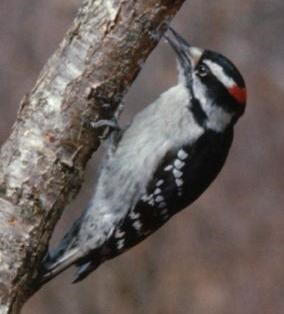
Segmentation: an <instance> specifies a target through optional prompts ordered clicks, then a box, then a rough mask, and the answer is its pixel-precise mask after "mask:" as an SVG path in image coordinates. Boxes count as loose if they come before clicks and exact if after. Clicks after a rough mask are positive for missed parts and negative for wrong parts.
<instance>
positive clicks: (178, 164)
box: [174, 159, 185, 169]
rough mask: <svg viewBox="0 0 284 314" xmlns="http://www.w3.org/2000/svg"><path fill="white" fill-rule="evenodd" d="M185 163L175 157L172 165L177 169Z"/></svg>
mask: <svg viewBox="0 0 284 314" xmlns="http://www.w3.org/2000/svg"><path fill="white" fill-rule="evenodd" d="M184 165H185V163H184V162H183V161H181V160H179V159H176V160H175V162H174V166H175V167H176V168H177V169H181V168H183V167H184Z"/></svg>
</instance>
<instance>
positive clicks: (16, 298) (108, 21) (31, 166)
mask: <svg viewBox="0 0 284 314" xmlns="http://www.w3.org/2000/svg"><path fill="white" fill-rule="evenodd" d="M183 1H184V0H176V1H170V0H155V1H154V0H85V1H84V2H83V4H82V7H81V8H80V10H79V12H78V14H77V17H76V18H75V21H74V23H73V25H72V26H71V28H70V30H69V31H68V32H67V34H66V36H65V38H64V39H63V41H62V42H61V44H60V45H59V48H58V49H57V51H56V52H55V53H54V55H53V56H52V57H51V58H50V60H49V61H48V62H47V64H46V66H45V67H44V69H43V70H42V72H41V74H40V76H39V79H38V81H37V82H36V84H35V87H34V88H33V90H32V91H31V92H30V93H29V94H28V95H26V96H25V97H24V99H23V100H22V103H21V106H20V109H19V112H18V115H17V119H16V122H15V124H14V126H13V129H12V132H11V135H10V137H9V138H8V139H7V141H6V143H5V144H4V145H3V147H2V149H1V152H0V225H1V228H0V314H7V313H9V314H11V313H12V314H16V313H19V312H20V309H21V307H22V305H23V303H24V302H25V301H26V300H27V299H28V297H29V296H31V295H32V294H33V293H34V292H35V291H36V290H37V289H38V287H37V286H36V285H35V284H33V280H34V278H35V277H36V275H37V267H38V265H39V263H40V260H41V258H42V255H43V254H44V251H45V250H46V246H47V243H48V240H49V238H50V236H51V233H52V230H53V228H54V226H55V223H56V221H57V220H58V219H59V217H60V215H61V212H62V209H63V208H64V206H65V205H66V204H67V203H68V201H69V200H70V199H72V198H73V197H74V196H75V195H76V193H77V192H78V190H79V188H80V186H81V183H82V178H83V173H84V169H85V165H86V163H87V161H88V159H89V158H90V156H91V154H92V153H93V152H94V151H95V150H96V149H97V148H98V145H99V143H100V140H99V135H100V134H99V132H98V131H97V130H94V129H92V128H91V127H90V126H89V123H88V122H89V121H94V120H100V119H106V118H111V117H112V115H113V114H114V113H115V111H116V109H117V106H118V104H119V103H120V101H121V99H122V97H123V95H124V94H125V92H126V91H127V88H128V87H129V86H130V84H131V83H132V82H133V80H134V79H135V77H136V75H137V74H138V72H139V70H140V69H141V66H142V64H143V62H144V60H145V59H146V57H147V56H148V55H149V53H150V52H151V50H152V49H153V48H154V47H155V45H156V44H157V42H158V41H159V39H160V37H161V34H162V32H163V31H164V30H165V29H166V27H165V25H166V24H167V23H168V22H169V21H170V20H171V18H172V17H173V16H174V14H175V13H176V12H177V10H178V9H179V8H180V7H181V5H182V3H183Z"/></svg>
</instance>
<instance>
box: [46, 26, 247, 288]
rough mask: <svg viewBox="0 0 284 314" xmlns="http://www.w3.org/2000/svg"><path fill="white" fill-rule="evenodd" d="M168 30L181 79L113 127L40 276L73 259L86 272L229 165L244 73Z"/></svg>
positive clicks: (241, 106)
mask: <svg viewBox="0 0 284 314" xmlns="http://www.w3.org/2000/svg"><path fill="white" fill-rule="evenodd" d="M165 38H166V41H167V42H168V43H169V45H170V46H171V47H172V49H173V50H174V52H175V53H176V56H177V61H178V74H179V75H178V82H177V85H175V86H174V87H171V88H170V89H169V90H167V91H166V92H164V93H163V94H161V95H160V97H159V98H158V99H157V100H156V101H154V102H153V103H152V104H150V105H149V106H147V107H146V108H145V109H143V110H142V111H141V112H139V113H138V114H137V115H136V116H135V117H134V118H133V120H132V123H131V124H130V125H129V126H128V127H127V128H126V129H125V130H123V131H117V130H116V131H114V132H117V133H116V136H115V138H116V139H117V140H116V141H115V144H114V145H112V147H111V149H110V151H109V152H108V154H107V158H106V160H105V161H104V162H103V164H102V165H101V170H100V174H99V177H98V182H97V186H96V190H95V192H94V195H93V197H92V199H91V200H90V202H89V205H88V206H87V208H86V209H85V210H84V212H83V213H82V215H81V216H80V218H78V219H77V220H76V221H75V223H74V224H73V226H72V227H71V229H70V230H69V231H68V232H67V234H66V235H65V237H64V238H63V239H62V240H61V242H60V243H59V245H58V246H57V248H55V249H54V250H51V251H50V252H49V253H48V254H47V256H46V257H45V258H44V260H43V263H42V265H41V270H40V280H41V282H46V281H48V280H50V279H51V278H53V277H55V276H56V275H57V274H59V273H60V272H62V271H63V270H65V269H66V268H68V267H69V266H71V265H75V266H76V267H77V271H76V274H75V280H74V282H77V281H80V280H82V279H83V278H85V277H86V276H87V275H88V274H89V273H90V272H92V271H93V270H94V269H96V268H97V267H98V266H99V265H100V264H102V263H103V262H104V261H106V260H108V259H111V258H113V257H115V256H117V255H119V254H121V253H123V252H125V251H126V250H128V249H129V248H131V247H133V246H134V245H136V244H138V243H139V242H141V241H142V240H144V239H145V238H146V237H147V236H149V235H150V234H151V233H153V232H154V231H156V230H157V229H158V228H160V227H161V226H162V225H163V224H165V223H166V222H167V221H168V220H169V219H170V218H171V217H172V216H173V215H175V214H176V213H178V212H179V211H180V210H182V209H184V208H185V207H187V206H188V205H189V204H191V203H192V202H193V201H195V200H196V199H197V198H198V197H199V196H200V195H201V194H202V193H203V192H204V191H205V190H206V189H207V187H208V186H209V185H210V183H211V182H212V181H213V180H214V179H215V178H216V176H217V175H218V173H219V172H220V170H221V168H222V167H223V165H224V162H225V160H226V157H227V155H228V152H229V149H230V146H231V143H232V140H233V128H234V125H235V123H236V122H237V120H238V118H239V117H240V116H241V115H242V114H243V113H244V110H245V105H246V88H245V82H244V80H243V78H242V75H241V74H240V72H239V71H238V70H237V68H236V67H235V66H234V65H233V63H232V62H231V61H229V60H228V59H227V58H226V57H224V56H223V55H221V54H219V53H217V52H213V51H210V50H204V49H201V48H197V47H193V46H191V45H190V44H188V43H187V42H186V40H185V39H183V38H182V37H181V35H179V34H178V33H177V32H176V31H175V30H173V29H171V28H170V29H169V32H168V34H167V35H165ZM101 125H103V123H102V124H101Z"/></svg>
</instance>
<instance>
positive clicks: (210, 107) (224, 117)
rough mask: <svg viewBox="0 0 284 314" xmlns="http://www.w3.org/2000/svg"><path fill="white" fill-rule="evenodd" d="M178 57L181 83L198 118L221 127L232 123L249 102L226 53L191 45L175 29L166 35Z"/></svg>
mask: <svg viewBox="0 0 284 314" xmlns="http://www.w3.org/2000/svg"><path fill="white" fill-rule="evenodd" d="M165 37H166V39H167V41H168V43H169V44H170V46H171V47H172V48H173V50H174V51H175V53H176V55H177V59H178V68H179V83H180V84H184V85H185V86H186V87H187V88H188V90H189V93H190V97H191V107H190V110H192V112H193V113H194V115H195V118H196V119H197V120H198V122H199V123H200V124H202V125H204V126H206V127H208V128H209V129H213V130H215V131H222V130H224V129H226V128H227V127H228V126H231V125H233V124H234V123H235V122H236V121H237V120H238V118H239V117H240V116H241V115H242V114H243V113H244V110H245V106H246V87H245V82H244V79H243V77H242V75H241V74H240V72H239V71H238V69H237V68H236V66H235V65H234V64H233V63H232V62H231V61H230V60H228V59H227V58H226V57H224V56H223V55H221V54H219V53H217V52H214V51H210V50H205V49H202V48H197V47H193V46H191V45H189V44H188V43H187V42H186V41H185V39H183V38H182V37H181V36H180V35H179V34H178V33H177V32H176V31H175V30H173V29H172V28H170V29H169V33H168V34H166V35H165Z"/></svg>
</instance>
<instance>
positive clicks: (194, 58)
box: [164, 27, 203, 72]
mask: <svg viewBox="0 0 284 314" xmlns="http://www.w3.org/2000/svg"><path fill="white" fill-rule="evenodd" d="M168 30H169V31H168V33H167V34H165V35H164V37H165V38H166V40H167V42H168V43H169V44H170V46H171V47H172V48H173V50H174V51H175V53H176V55H177V57H178V60H179V62H180V63H181V65H182V67H183V68H184V69H186V70H188V71H190V72H192V71H193V70H194V68H195V67H196V65H197V64H198V62H199V60H200V58H201V56H202V54H203V50H202V49H200V48H196V47H192V46H191V45H190V44H189V43H188V42H187V41H186V40H185V39H184V38H183V37H182V36H181V35H180V34H178V33H177V32H176V31H175V30H174V29H173V28H171V27H169V29H168Z"/></svg>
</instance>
